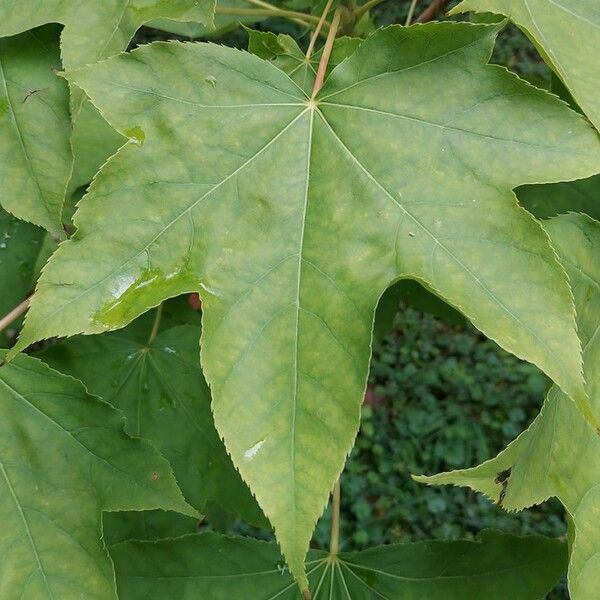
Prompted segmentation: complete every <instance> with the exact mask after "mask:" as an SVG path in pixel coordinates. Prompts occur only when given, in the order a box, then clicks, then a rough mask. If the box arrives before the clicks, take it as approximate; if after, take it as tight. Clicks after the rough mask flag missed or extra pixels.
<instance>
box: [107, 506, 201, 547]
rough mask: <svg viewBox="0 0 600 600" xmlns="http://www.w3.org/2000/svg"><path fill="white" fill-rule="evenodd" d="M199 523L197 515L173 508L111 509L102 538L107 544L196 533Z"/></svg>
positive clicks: (152, 539)
mask: <svg viewBox="0 0 600 600" xmlns="http://www.w3.org/2000/svg"><path fill="white" fill-rule="evenodd" d="M198 524H199V521H198V518H195V519H194V518H193V517H189V516H187V515H182V514H180V513H176V512H173V511H164V510H144V511H132V512H109V513H104V517H103V519H102V525H103V527H102V539H103V540H104V543H105V544H106V545H107V546H111V545H112V544H118V543H120V542H126V541H127V540H146V541H155V540H160V539H164V538H174V537H179V536H182V535H187V534H190V533H197V531H198ZM211 525H212V523H211Z"/></svg>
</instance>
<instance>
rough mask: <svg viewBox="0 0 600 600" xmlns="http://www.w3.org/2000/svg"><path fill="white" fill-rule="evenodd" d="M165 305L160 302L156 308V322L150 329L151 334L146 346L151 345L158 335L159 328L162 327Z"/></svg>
mask: <svg viewBox="0 0 600 600" xmlns="http://www.w3.org/2000/svg"><path fill="white" fill-rule="evenodd" d="M162 311H163V305H162V304H160V305H159V306H158V308H157V309H156V315H155V317H154V323H153V324H152V330H151V331H150V336H149V337H148V341H147V342H146V346H149V345H150V344H151V343H152V342H153V341H154V338H155V337H156V336H157V335H158V329H159V327H160V320H161V318H162Z"/></svg>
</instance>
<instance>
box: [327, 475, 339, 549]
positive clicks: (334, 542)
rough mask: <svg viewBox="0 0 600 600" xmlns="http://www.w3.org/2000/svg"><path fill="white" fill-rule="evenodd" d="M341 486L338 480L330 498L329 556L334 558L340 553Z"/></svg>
mask: <svg viewBox="0 0 600 600" xmlns="http://www.w3.org/2000/svg"><path fill="white" fill-rule="evenodd" d="M341 498H342V493H341V484H340V479H338V480H337V481H336V483H335V486H334V488H333V494H332V498H331V540H330V543H329V554H330V555H331V556H336V555H337V554H338V552H339V551H340V504H341Z"/></svg>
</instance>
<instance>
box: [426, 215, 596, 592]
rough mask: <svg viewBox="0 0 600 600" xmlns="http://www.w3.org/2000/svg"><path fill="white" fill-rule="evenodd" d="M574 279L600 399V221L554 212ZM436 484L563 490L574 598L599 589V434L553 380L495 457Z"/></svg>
mask: <svg viewBox="0 0 600 600" xmlns="http://www.w3.org/2000/svg"><path fill="white" fill-rule="evenodd" d="M544 227H545V228H546V230H547V231H548V233H549V234H550V237H551V239H552V243H553V244H554V247H555V248H556V250H557V253H558V255H559V257H560V259H561V261H562V262H563V264H564V266H565V269H566V270H567V273H568V274H569V277H570V279H571V286H572V289H573V294H574V296H575V305H576V307H577V323H578V330H579V334H580V336H581V339H582V343H583V345H584V354H583V356H584V370H585V376H586V380H587V386H588V390H589V394H590V398H591V400H592V403H593V404H594V406H596V407H599V406H600V370H599V369H598V365H600V335H598V332H599V331H600V263H599V262H598V256H600V223H598V222H597V221H594V220H593V219H591V218H589V217H587V216H585V215H574V214H570V215H565V216H560V217H555V218H554V219H551V220H550V221H547V222H546V223H545V225H544ZM417 480H418V481H422V482H424V483H430V484H454V485H466V486H469V487H471V488H473V489H474V490H477V491H481V492H483V493H485V494H486V495H487V496H488V497H490V498H492V499H493V500H495V501H501V503H502V505H503V506H504V507H505V508H507V509H509V510H521V509H523V508H526V507H528V506H531V505H533V504H539V503H540V502H543V501H544V500H546V499H547V498H549V497H550V496H556V497H558V498H559V499H560V501H561V502H562V503H563V504H564V506H565V508H566V509H567V511H568V513H569V515H570V516H571V518H572V519H573V526H574V535H575V541H574V543H573V546H572V553H571V563H570V567H569V589H570V593H571V598H573V600H588V599H591V598H595V597H596V594H597V591H598V589H600V555H599V554H598V548H600V531H599V530H598V507H599V506H600V438H599V437H598V434H597V433H596V432H595V431H593V430H592V429H591V428H590V427H589V426H588V424H587V423H586V422H585V421H584V420H583V419H582V418H581V415H580V414H579V413H578V412H577V411H576V410H575V408H574V406H573V403H572V402H570V400H569V399H568V398H567V397H566V396H565V395H564V394H563V393H562V392H561V391H560V390H559V388H558V387H557V386H554V387H553V388H552V389H551V390H550V392H549V393H548V397H547V398H546V402H545V403H544V407H543V408H542V411H541V413H540V415H539V416H538V417H537V418H536V420H535V421H534V422H533V423H532V425H531V426H530V427H529V429H528V430H527V431H525V432H524V433H522V434H521V435H520V436H519V437H518V438H517V439H516V440H514V441H513V442H512V443H511V444H510V445H509V446H508V447H507V448H506V450H504V451H503V452H501V453H500V454H499V455H498V456H497V457H496V458H494V459H492V460H490V461H488V462H485V463H483V464H482V465H480V466H478V467H475V468H472V469H464V470H460V471H453V472H450V473H442V474H439V475H434V476H432V477H417Z"/></svg>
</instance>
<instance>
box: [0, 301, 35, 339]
mask: <svg viewBox="0 0 600 600" xmlns="http://www.w3.org/2000/svg"><path fill="white" fill-rule="evenodd" d="M30 303H31V296H29V298H25V300H23V302H21V304H19V306H17V307H15V308H13V309H12V310H11V311H10V312H9V313H8V314H7V315H6V316H5V317H3V318H2V319H0V331H4V330H5V329H6V328H7V327H8V326H9V325H10V324H11V323H12V322H13V321H16V320H17V319H18V318H19V317H20V316H21V315H22V314H23V313H24V312H25V311H26V310H27V309H28V308H29V304H30Z"/></svg>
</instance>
